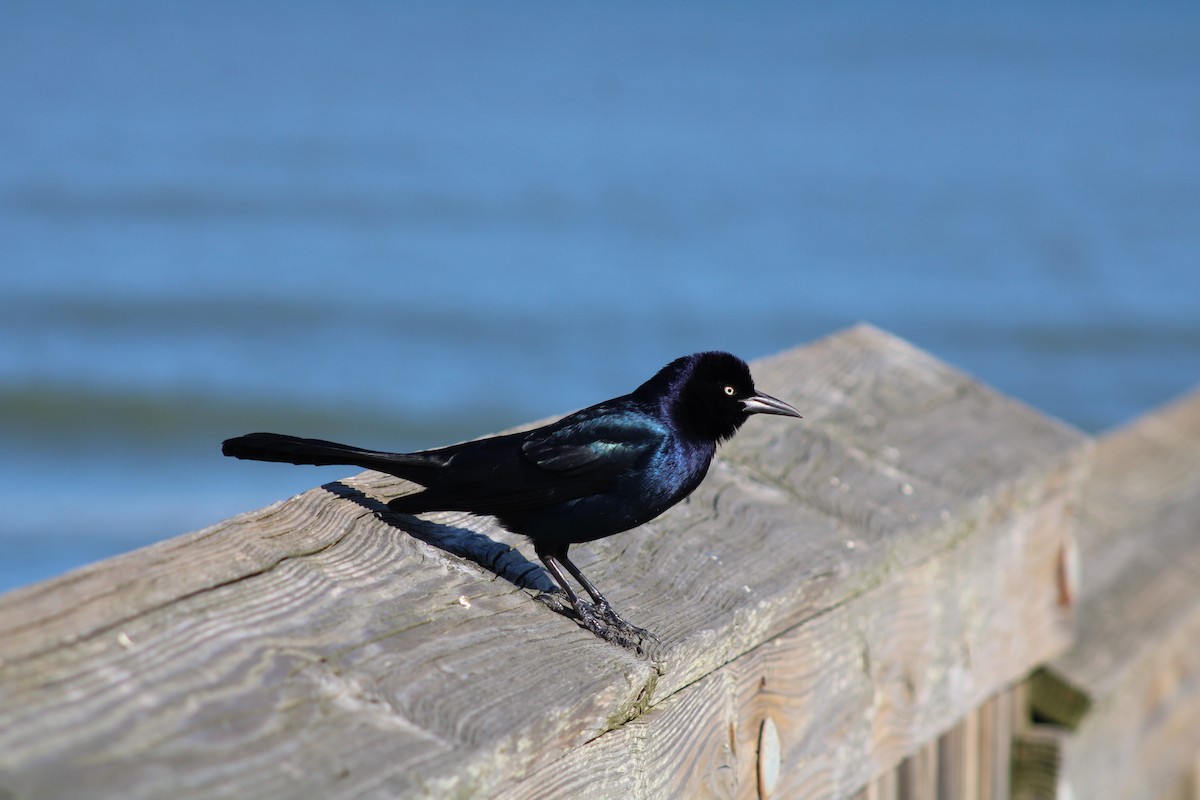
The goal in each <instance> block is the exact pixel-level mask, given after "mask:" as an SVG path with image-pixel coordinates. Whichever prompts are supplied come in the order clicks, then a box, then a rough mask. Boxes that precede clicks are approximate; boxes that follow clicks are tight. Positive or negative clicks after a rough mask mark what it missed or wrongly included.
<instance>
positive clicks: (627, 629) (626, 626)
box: [595, 600, 658, 642]
mask: <svg viewBox="0 0 1200 800" xmlns="http://www.w3.org/2000/svg"><path fill="white" fill-rule="evenodd" d="M595 609H596V613H597V614H599V615H600V617H601V618H603V619H604V621H605V622H607V623H608V624H609V625H612V626H613V627H615V628H619V629H620V630H621V631H623V632H624V633H626V634H628V635H630V636H636V637H638V638H639V639H650V640H652V641H654V642H658V637H657V636H655V635H654V634H653V633H651V632H650V631H648V630H646V629H645V628H639V627H638V626H637V625H634V624H633V623H631V622H627V621H626V620H624V619H622V618H621V615H619V614H618V613H617V612H616V610H615V609H613V607H612V606H611V605H609V604H608V601H607V600H602V601H600V602H599V603H597V604H596V606H595Z"/></svg>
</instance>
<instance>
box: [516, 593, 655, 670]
mask: <svg viewBox="0 0 1200 800" xmlns="http://www.w3.org/2000/svg"><path fill="white" fill-rule="evenodd" d="M537 599H538V600H540V601H541V602H542V603H545V604H546V605H547V606H549V607H550V608H551V609H553V610H554V611H557V612H558V613H560V614H563V615H564V616H570V617H574V619H575V621H576V623H578V624H579V627H581V628H583V629H584V630H586V631H590V632H591V633H593V634H594V635H596V636H598V637H600V638H601V639H603V640H604V641H606V642H609V643H610V644H615V645H617V646H618V647H624V648H625V649H626V650H632V651H633V652H635V653H637V654H638V655H640V656H647V655H650V654H651V646H657V645H660V644H661V642H660V641H659V639H658V637H657V636H655V635H654V634H653V633H651V632H650V631H648V630H646V629H645V628H639V627H637V626H636V625H631V624H630V623H628V622H626V621H625V620H623V619H621V617H620V616H619V615H618V614H617V612H616V611H614V610H613V607H612V606H610V605H609V604H608V603H600V604H597V605H592V604H591V603H589V602H587V601H586V600H578V601H576V602H575V603H574V604H572V603H571V601H570V600H569V599H567V596H566V595H565V594H563V593H562V592H558V591H555V592H542V593H541V594H539V595H538V596H537ZM654 649H657V648H656V647H655V648H654Z"/></svg>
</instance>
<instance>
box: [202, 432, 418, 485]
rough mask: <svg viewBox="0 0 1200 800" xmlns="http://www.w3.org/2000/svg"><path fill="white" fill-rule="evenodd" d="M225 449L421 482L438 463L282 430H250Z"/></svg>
mask: <svg viewBox="0 0 1200 800" xmlns="http://www.w3.org/2000/svg"><path fill="white" fill-rule="evenodd" d="M221 452H222V453H224V454H225V455H227V456H233V457H234V458H244V459H249V460H251V461H277V462H282V463H285V464H312V465H313V466H318V467H324V466H329V465H333V464H348V465H353V466H356V467H362V468H363V469H373V470H378V471H379V472H386V473H388V474H390V475H396V476H397V477H401V478H408V479H409V480H415V481H416V482H418V483H421V480H420V476H421V473H423V472H426V471H428V470H429V468H430V467H435V466H437V465H436V464H435V463H431V459H430V458H429V457H428V456H425V455H422V454H420V453H381V452H377V451H374V450H364V449H362V448H361V447H352V446H350V445H348V444H338V443H337V442H327V441H325V440H324V439H302V438H300V437H299V436H286V435H284V434H282V433H248V434H246V435H245V436H238V437H235V438H233V439H226V440H225V441H224V442H223V443H222V444H221Z"/></svg>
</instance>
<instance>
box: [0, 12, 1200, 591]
mask: <svg viewBox="0 0 1200 800" xmlns="http://www.w3.org/2000/svg"><path fill="white" fill-rule="evenodd" d="M3 16H4V23H3V25H0V107H2V108H3V109H4V113H3V114H0V263H2V266H0V487H2V488H0V492H2V493H3V494H2V495H0V499H2V501H3V506H4V513H3V514H2V515H0V589H4V588H9V587H13V586H17V585H20V584H23V583H28V582H31V581H35V580H40V579H43V578H45V577H48V576H51V575H54V574H57V573H59V572H62V571H64V570H67V569H70V568H72V567H74V566H78V565H80V564H82V563H86V562H88V561H91V560H94V559H97V558H101V557H104V556H107V555H111V554H114V553H117V552H121V551H124V550H128V549H131V548H134V547H137V546H140V545H142V544H146V543H149V542H152V541H155V540H158V539H162V538H166V537H170V536H174V535H177V534H180V533H183V532H186V531H188V530H192V529H195V528H198V527H201V526H204V525H206V524H210V523H213V522H216V521H218V520H220V519H222V518H224V517H227V516H230V515H232V514H235V513H238V512H241V511H245V510H249V509H251V508H255V507H258V506H261V505H265V504H267V503H268V502H271V501H273V500H275V499H278V498H280V497H284V496H287V495H289V494H292V493H295V492H298V491H301V490H303V489H305V488H307V487H310V486H313V485H316V484H317V483H320V482H323V481H327V480H332V479H335V478H337V477H340V476H342V475H344V474H346V473H347V470H346V469H343V468H329V469H322V470H316V469H304V468H298V467H297V468H288V467H284V466H280V465H263V464H248V463H239V462H233V461H231V460H228V459H223V458H222V457H221V456H220V455H219V443H220V441H221V439H223V438H225V437H227V436H229V435H232V434H238V433H242V432H245V431H249V430H259V429H268V430H280V431H286V432H291V433H298V434H307V435H315V436H322V437H327V438H344V439H349V440H352V441H355V442H359V443H362V444H369V445H375V446H380V447H395V448H419V447H425V446H432V445H435V444H438V443H444V442H448V441H451V440H457V439H461V438H464V437H468V436H473V435H479V434H483V433H486V432H489V431H494V430H497V429H499V428H502V427H504V426H507V425H512V424H516V423H519V422H522V421H527V420H531V419H534V418H538V417H543V416H547V415H551V414H556V413H561V412H565V411H568V410H570V409H572V408H576V407H579V406H581V405H585V404H587V403H590V402H593V401H595V400H598V399H600V398H603V397H607V396H611V395H613V394H617V393H620V392H623V391H625V390H627V389H629V388H632V387H633V386H634V385H636V384H637V383H638V382H640V381H641V380H642V379H644V378H645V377H647V376H648V375H650V374H651V373H652V372H653V371H654V370H655V369H657V368H658V367H659V366H660V365H661V364H663V363H665V362H666V361H668V360H670V359H671V358H673V357H675V356H677V355H680V354H683V353H686V352H690V351H693V350H698V349H702V348H717V347H719V348H723V349H729V350H733V351H735V352H737V353H739V354H742V355H744V356H746V357H748V358H752V357H757V356H761V355H765V354H769V353H772V352H776V351H779V350H783V349H786V348H789V347H792V346H794V345H797V344H801V343H803V342H806V341H808V340H811V339H813V338H816V337H818V336H822V335H825V334H827V333H830V332H832V331H834V330H837V329H839V328H841V327H844V326H846V325H849V324H852V323H854V322H856V321H859V320H867V321H870V322H872V323H874V324H876V325H879V326H881V327H883V328H886V329H888V330H890V331H893V332H895V333H897V334H899V335H901V336H904V337H906V338H908V339H910V340H912V341H914V342H915V343H917V344H918V345H920V346H922V347H924V348H926V349H928V350H930V351H932V352H934V353H935V354H937V355H938V356H939V357H941V358H943V359H946V360H948V361H950V362H952V363H954V364H956V365H958V366H960V367H962V368H964V369H966V370H968V371H969V372H971V373H973V374H975V375H976V376H978V377H980V378H981V379H982V380H984V381H985V382H987V383H989V384H991V385H993V386H995V387H997V388H998V389H1000V390H1002V391H1004V392H1007V393H1009V394H1012V395H1015V396H1016V397H1019V398H1021V399H1023V400H1025V401H1027V402H1028V403H1030V404H1032V405H1034V406H1036V407H1038V408H1040V409H1042V410H1044V411H1046V412H1047V413H1049V414H1052V415H1055V416H1058V417H1061V418H1063V419H1065V420H1067V421H1068V422H1071V423H1073V424H1075V425H1077V426H1079V427H1081V428H1084V429H1086V430H1089V431H1099V430H1103V429H1105V428H1108V427H1111V426H1114V425H1117V424H1120V423H1121V422H1123V421H1126V420H1129V419H1131V418H1133V417H1135V416H1137V415H1138V414H1140V413H1142V412H1144V411H1146V410H1148V409H1150V408H1152V407H1154V406H1156V405H1159V404H1161V403H1163V402H1165V401H1167V400H1169V399H1170V398H1171V397H1173V396H1175V395H1177V394H1179V393H1181V392H1183V391H1185V390H1187V389H1189V388H1191V387H1192V386H1194V385H1196V383H1197V382H1198V380H1200V313H1198V312H1200V4H1197V3H1195V2H1189V3H1178V4H1172V3H1166V2H1152V3H1136V4H1135V3H1128V4H1116V3H1099V4H1097V3H1082V2H1080V3H1069V4H1065V5H1064V4H1058V5H1057V7H1056V8H1055V9H1054V10H1045V9H1044V8H1043V7H1042V4H1035V3H1026V4H1004V5H1003V6H1002V7H995V8H993V7H978V8H969V9H967V8H963V7H962V6H961V4H949V3H946V4H911V3H910V4H894V5H893V4H884V3H866V4H861V3H857V4H820V5H819V6H818V5H817V4H801V3H796V4H791V3H756V4H744V5H738V4H733V3H715V2H699V3H660V4H642V3H624V2H610V3H603V4H599V3H590V4H582V3H550V2H545V3H540V2H512V3H494V4H493V3H465V4H464V3H452V4H437V5H436V7H435V4H427V3H410V4H401V3H383V2H377V3H372V2H365V3H351V4H316V3H293V2H288V3H283V2H274V3H273V2H259V3H244V2H232V1H230V0H226V1H225V2H206V3H172V4H168V3H157V2H150V0H133V1H131V2H84V1H82V0H81V1H80V2H60V3H52V4H51V3H32V2H29V3H26V2H13V3H8V4H6V6H5V11H4V15H3Z"/></svg>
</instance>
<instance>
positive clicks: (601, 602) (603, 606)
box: [558, 548, 655, 638]
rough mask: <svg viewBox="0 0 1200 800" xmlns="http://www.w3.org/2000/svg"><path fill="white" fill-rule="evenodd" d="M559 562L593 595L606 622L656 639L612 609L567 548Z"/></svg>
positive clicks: (635, 633)
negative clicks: (570, 557) (568, 552)
mask: <svg viewBox="0 0 1200 800" xmlns="http://www.w3.org/2000/svg"><path fill="white" fill-rule="evenodd" d="M558 560H559V561H561V562H562V563H563V566H565V567H566V568H567V571H568V572H570V573H571V574H572V575H574V576H575V580H577V581H579V585H580V586H582V587H583V588H584V591H586V592H587V593H588V594H589V595H591V598H592V600H593V601H594V602H595V603H596V611H597V612H598V613H599V614H600V616H601V617H603V618H604V620H605V621H606V622H608V623H610V624H612V625H615V626H617V627H618V628H620V629H622V630H624V631H627V632H629V633H632V634H634V635H636V636H645V637H650V638H655V637H654V634H652V633H650V631H648V630H646V629H645V628H639V627H638V626H636V625H633V624H632V623H629V622H626V621H625V620H624V619H622V618H621V615H620V614H618V613H617V612H616V609H614V608H613V607H612V603H610V602H608V600H607V599H606V598H605V597H604V595H602V594H600V590H599V589H597V588H596V585H595V584H593V583H592V582H591V581H589V580H588V579H587V577H585V576H584V574H583V573H582V572H580V571H579V567H577V566H575V564H574V562H572V561H571V559H569V558H567V553H566V548H563V553H562V555H560V556H559V558H558Z"/></svg>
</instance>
